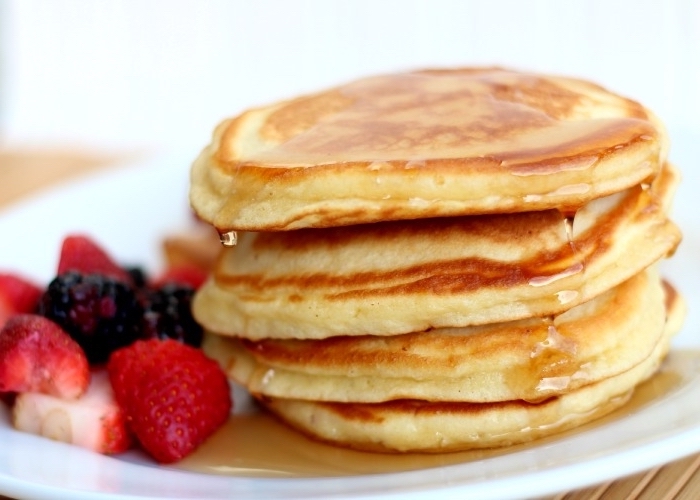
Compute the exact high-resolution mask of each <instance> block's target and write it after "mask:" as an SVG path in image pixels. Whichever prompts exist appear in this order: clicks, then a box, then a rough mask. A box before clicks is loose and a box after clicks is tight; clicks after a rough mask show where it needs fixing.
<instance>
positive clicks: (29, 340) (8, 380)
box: [0, 314, 90, 399]
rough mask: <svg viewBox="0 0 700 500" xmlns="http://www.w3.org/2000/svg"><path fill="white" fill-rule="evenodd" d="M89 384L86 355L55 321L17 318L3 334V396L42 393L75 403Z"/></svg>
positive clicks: (0, 342)
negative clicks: (7, 394) (74, 400)
mask: <svg viewBox="0 0 700 500" xmlns="http://www.w3.org/2000/svg"><path fill="white" fill-rule="evenodd" d="M89 382H90V369H89V366H88V360H87V357H86V356H85V353H84V352H83V350H82V348H81V347H80V346H79V345H78V344H77V343H76V342H75V341H74V340H73V339H72V338H71V337H70V336H69V335H68V334H67V333H66V332H65V331H63V330H62V329H61V328H60V327H59V326H58V325H57V324H56V323H54V322H53V321H51V320H48V319H46V318H44V317H42V316H38V315H34V314H17V315H14V316H12V317H11V318H10V319H9V320H7V322H6V323H5V326H4V327H3V328H2V330H0V392H15V393H20V392H40V393H44V394H49V395H53V396H57V397H60V398H66V399H75V398H77V397H79V396H80V395H82V394H83V393H84V392H85V390H86V389H87V386H88V383H89Z"/></svg>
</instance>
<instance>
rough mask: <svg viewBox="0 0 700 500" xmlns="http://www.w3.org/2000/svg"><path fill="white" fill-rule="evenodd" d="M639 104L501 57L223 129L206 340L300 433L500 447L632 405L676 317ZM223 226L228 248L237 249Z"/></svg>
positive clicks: (215, 152) (208, 151) (208, 158)
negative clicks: (218, 238)
mask: <svg viewBox="0 0 700 500" xmlns="http://www.w3.org/2000/svg"><path fill="white" fill-rule="evenodd" d="M667 155H668V137H667V134H666V131H665V129H664V127H663V125H662V124H661V123H660V122H659V120H658V119H657V118H656V117H655V116H654V115H653V114H652V113H651V112H650V111H649V110H647V109H646V108H645V107H644V106H642V105H641V104H639V103H637V102H634V101H632V100H630V99H627V98H624V97H622V96H619V95H616V94H614V93H611V92H609V91H607V90H605V89H603V88H601V87H599V86H597V85H595V84H592V83H589V82H585V81H581V80H578V79H573V78H564V77H554V76H546V75H536V74H529V73H523V72H517V71H511V70H506V69H500V68H463V69H441V70H428V71H417V72H409V73H402V74H391V75H383V76H377V77H372V78H366V79H362V80H359V81H356V82H352V83H349V84H346V85H342V86H339V87H336V88H333V89H330V90H327V91H324V92H320V93H317V94H313V95H308V96H303V97H300V98H297V99H293V100H289V101H285V102H281V103H278V104H274V105H270V106H267V107H262V108H258V109H252V110H249V111H246V112H244V113H242V114H241V115H239V116H237V117H235V118H232V119H229V120H226V121H224V122H223V123H221V124H220V125H219V126H218V127H217V128H216V130H215V131H214V134H213V139H212V142H211V144H210V145H209V146H208V147H206V148H205V149H204V150H203V152H202V153H201V155H200V156H199V157H198V158H197V160H196V161H195V163H194V165H193V167H192V173H191V189H190V201H191V204H192V206H193V208H194V209H195V211H196V212H197V214H198V215H199V216H200V217H201V218H202V219H203V220H205V221H206V222H208V223H210V224H211V225H213V226H214V227H215V228H216V229H217V230H218V231H219V233H220V234H222V235H223V236H225V239H227V241H228V242H229V245H230V246H227V247H222V250H221V253H220V255H219V257H218V259H217V262H216V264H215V266H214V268H213V270H212V274H211V277H210V279H209V280H208V281H207V283H206V284H205V285H204V286H203V287H202V288H201V289H200V291H199V292H198V293H197V295H196V297H195V299H194V302H193V311H194V314H195V317H196V318H197V320H198V321H199V322H200V323H201V324H202V325H203V326H204V327H205V329H206V330H207V332H209V333H208V338H207V340H206V344H205V349H206V350H207V351H208V352H209V353H210V354H211V355H212V356H214V357H215V358H216V359H218V360H220V362H221V363H222V364H223V366H224V367H225V369H226V371H227V373H228V374H229V376H230V378H231V379H232V380H233V381H235V382H237V383H239V384H241V385H243V386H245V387H246V388H247V389H248V390H249V391H250V393H251V394H252V395H253V396H254V397H255V398H256V399H257V400H258V401H259V402H260V403H261V405H262V406H264V407H265V408H267V409H268V410H269V411H271V412H272V413H274V414H275V415H277V416H278V417H279V418H280V419H281V420H282V421H284V422H286V423H287V424H288V425H290V426H291V427H294V428H296V429H298V430H300V431H301V432H303V433H305V434H307V435H308V436H310V437H312V438H314V439H317V440H321V441H325V442H329V443H333V444H337V445H342V446H347V447H352V448H356V449H362V450H370V451H384V452H442V451H456V450H465V449H470V448H487V447H496V446H507V445H512V444H516V443H523V442H527V441H530V440H533V439H536V438H540V437H543V436H547V435H551V434H554V433H557V432H560V431H563V430H565V429H570V428H572V427H575V426H578V425H581V424H583V423H586V422H589V421H591V420H593V419H595V418H598V417H601V416H603V415H605V414H607V413H609V412H611V411H612V410H614V409H615V408H618V407H620V406H621V405H623V404H624V403H625V402H626V401H627V400H628V399H629V397H630V395H631V393H632V391H633V390H634V388H635V387H636V386H637V385H638V384H640V383H641V382H642V381H644V380H646V379H647V378H649V377H650V376H651V375H652V374H654V372H655V371H656V370H657V369H658V367H659V365H660V364H661V363H662V361H663V359H664V357H665V356H666V354H667V352H668V349H669V342H670V339H671V337H672V335H673V334H674V333H675V332H676V331H678V329H679V328H680V326H681V323H682V321H683V313H684V305H683V301H682V299H681V297H680V296H679V295H678V294H677V293H676V292H675V290H673V288H672V287H671V286H670V285H669V284H668V283H665V282H664V281H663V280H662V279H661V277H660V276H659V272H658V269H657V268H658V266H657V263H658V262H659V261H660V260H661V259H663V258H665V257H668V256H670V255H672V254H673V252H674V250H675V248H676V246H677V245H678V244H679V242H680V239H681V235H680V232H679V230H678V228H677V227H676V226H675V225H674V224H673V222H672V221H671V220H670V219H669V212H670V209H671V204H672V199H673V195H674V190H675V188H676V185H677V183H678V181H679V176H678V172H677V171H676V169H675V168H674V167H673V166H672V165H670V164H669V163H668V161H667ZM234 236H236V237H237V238H235V241H236V244H235V246H234V245H231V242H232V241H233V240H234Z"/></svg>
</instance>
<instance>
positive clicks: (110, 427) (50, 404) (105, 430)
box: [12, 370, 131, 454]
mask: <svg viewBox="0 0 700 500" xmlns="http://www.w3.org/2000/svg"><path fill="white" fill-rule="evenodd" d="M12 424H13V425H14V427H15V428H16V429H17V430H20V431H23V432H29V433H32V434H37V435H40V436H44V437H48V438H51V439H54V440H56V441H62V442H65V443H70V444H75V445H78V446H82V447H84V448H88V449H90V450H93V451H96V452H98V453H104V454H114V453H120V452H122V451H125V450H127V449H128V448H130V446H131V435H130V433H129V432H128V429H127V426H126V419H125V418H124V413H123V412H122V410H121V408H120V407H119V405H118V404H117V402H116V401H115V399H114V393H113V392H112V386H111V385H110V382H109V377H108V375H107V372H106V371H105V370H101V371H96V372H94V373H93V374H92V378H91V381H90V386H89V387H88V389H87V392H86V393H85V394H84V395H83V396H81V397H80V398H79V399H74V400H67V399H61V398H57V397H54V396H48V395H46V394H39V393H36V392H26V393H22V394H19V395H18V396H17V399H16V400H15V404H14V406H13V408H12Z"/></svg>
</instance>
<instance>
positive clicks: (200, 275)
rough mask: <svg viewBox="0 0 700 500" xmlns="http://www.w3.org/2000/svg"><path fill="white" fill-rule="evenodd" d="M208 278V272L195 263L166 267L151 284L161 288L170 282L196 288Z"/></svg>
mask: <svg viewBox="0 0 700 500" xmlns="http://www.w3.org/2000/svg"><path fill="white" fill-rule="evenodd" d="M206 279H207V272H206V271H205V270H203V269H202V268H200V267H198V266H194V265H186V264H182V265H177V266H172V267H170V268H168V269H166V270H165V271H164V272H163V273H162V274H161V275H160V276H157V277H156V278H155V279H154V280H153V283H152V284H151V286H152V287H153V288H160V287H162V286H163V285H167V284H168V283H175V284H178V285H187V286H191V287H192V288H194V289H195V290H196V289H198V288H199V287H200V286H202V283H204V282H205V281H206Z"/></svg>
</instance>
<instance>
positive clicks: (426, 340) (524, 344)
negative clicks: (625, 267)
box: [205, 269, 666, 403]
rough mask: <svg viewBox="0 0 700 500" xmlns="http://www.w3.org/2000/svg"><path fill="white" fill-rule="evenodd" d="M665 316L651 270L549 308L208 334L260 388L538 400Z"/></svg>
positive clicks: (584, 376)
mask: <svg viewBox="0 0 700 500" xmlns="http://www.w3.org/2000/svg"><path fill="white" fill-rule="evenodd" d="M665 320H666V308H665V306H664V291H663V288H662V285H661V280H660V279H659V277H658V274H657V272H656V271H655V270H653V269H650V270H648V271H646V272H642V273H639V274H638V275H635V276H634V277H632V278H631V279H629V280H627V281H626V282H624V283H623V284H621V285H619V286H617V287H615V288H613V289H611V290H609V291H607V292H606V293H604V294H602V295H600V296H598V297H596V298H595V299H592V300H591V301H589V302H587V303H585V304H581V305H579V306H577V307H574V308H572V309H570V310H568V311H566V312H565V313H562V314H560V315H558V316H556V317H552V318H530V319H526V320H520V321H515V322H510V323H496V324H489V325H485V326H481V327H467V328H447V329H436V330H431V331H428V332H417V333H409V334H404V335H395V336H391V337H376V336H360V337H333V338H329V339H323V340H273V339H265V340H261V341H257V342H250V341H242V340H238V339H228V338H222V337H213V338H210V339H209V340H208V341H207V342H208V345H207V346H206V347H205V349H206V350H207V351H208V352H218V353H219V354H217V357H218V358H219V359H220V360H221V361H222V364H223V366H225V367H227V372H228V374H229V377H230V378H231V379H233V380H235V381H236V382H238V383H240V384H242V385H243V386H245V387H246V388H247V389H248V390H249V391H250V392H252V393H255V394H261V395H262V396H272V397H282V398H288V399H308V400H319V401H337V402H362V403H368V402H382V401H388V400H395V399H422V400H428V401H468V402H480V403H483V402H495V401H509V400H514V399H520V400H526V401H530V402H534V401H541V400H543V399H546V398H548V397H551V396H552V395H557V394H563V393H567V392H570V391H572V390H574V389H577V388H579V387H582V386H584V385H588V384H591V383H593V382H596V381H599V380H603V379H605V378H609V377H611V376H613V375H617V374H619V373H622V372H625V371H627V370H629V369H630V368H632V367H633V366H635V365H637V364H639V363H640V362H641V361H643V360H644V359H646V358H647V357H648V356H649V355H650V354H651V352H652V351H653V349H654V347H655V346H656V344H657V343H658V342H659V338H660V337H661V335H662V331H663V329H664V324H665Z"/></svg>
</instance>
